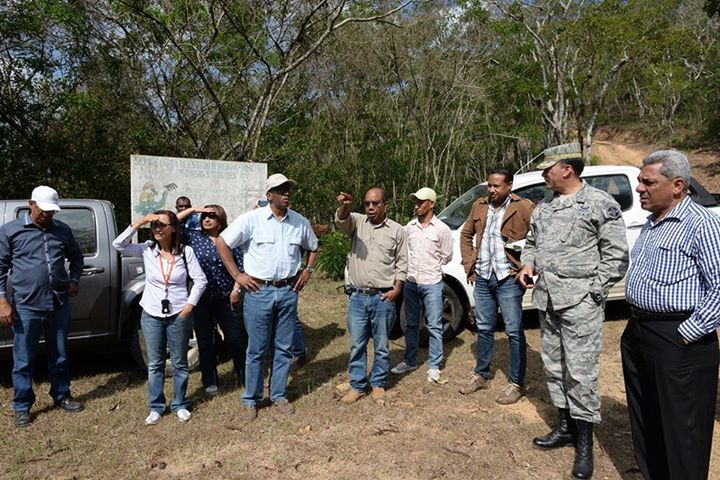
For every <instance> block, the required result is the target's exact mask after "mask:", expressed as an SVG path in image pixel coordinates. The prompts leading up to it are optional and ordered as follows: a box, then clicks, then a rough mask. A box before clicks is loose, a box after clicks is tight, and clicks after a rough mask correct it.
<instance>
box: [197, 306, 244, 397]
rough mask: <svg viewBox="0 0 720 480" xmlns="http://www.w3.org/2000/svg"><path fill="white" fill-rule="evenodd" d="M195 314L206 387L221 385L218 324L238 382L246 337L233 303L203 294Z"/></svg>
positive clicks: (203, 381)
mask: <svg viewBox="0 0 720 480" xmlns="http://www.w3.org/2000/svg"><path fill="white" fill-rule="evenodd" d="M193 314H194V315H193V317H194V322H193V327H194V328H195V338H196V339H197V344H198V350H199V353H200V375H201V378H202V384H203V388H207V387H210V386H213V385H217V384H218V373H217V357H216V356H215V329H214V328H213V327H214V326H215V322H216V321H217V323H218V325H219V326H220V329H221V330H222V332H223V337H224V340H225V344H227V346H228V348H229V349H230V354H231V355H232V360H233V367H234V368H235V375H236V377H237V378H238V379H241V380H242V379H244V378H245V350H247V334H246V333H245V326H244V325H243V323H242V319H241V318H240V315H239V314H238V312H237V311H236V310H235V309H233V308H232V307H231V306H230V300H229V299H227V298H224V299H221V300H212V299H210V298H207V297H206V296H205V295H203V296H202V298H200V302H199V303H198V304H197V307H195V308H194V309H193ZM243 383H244V381H243Z"/></svg>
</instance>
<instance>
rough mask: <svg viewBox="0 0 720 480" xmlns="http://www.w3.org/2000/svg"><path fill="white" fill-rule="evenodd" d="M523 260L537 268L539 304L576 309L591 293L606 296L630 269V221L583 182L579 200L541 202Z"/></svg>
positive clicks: (555, 197) (609, 199) (576, 197)
mask: <svg viewBox="0 0 720 480" xmlns="http://www.w3.org/2000/svg"><path fill="white" fill-rule="evenodd" d="M521 261H522V263H523V264H524V265H530V266H533V267H534V268H535V272H536V273H537V275H538V280H537V282H536V285H535V289H534V292H533V304H534V305H535V307H537V308H538V309H539V310H542V311H547V309H548V306H551V308H552V309H553V310H559V309H562V308H567V307H572V306H574V305H577V304H578V303H580V302H581V301H582V299H583V298H585V296H586V295H587V294H588V293H590V292H598V293H601V294H602V295H603V296H606V295H607V293H608V290H610V287H612V286H613V285H614V284H615V283H617V282H618V281H620V280H621V279H622V278H623V276H625V272H626V271H627V268H628V263H629V259H628V246H627V239H626V237H625V222H624V221H623V218H622V215H621V212H620V206H619V205H618V203H617V202H616V201H615V199H614V198H613V197H612V196H611V195H609V194H607V193H605V192H603V191H602V190H598V189H597V188H594V187H591V186H590V185H588V184H587V183H586V182H584V181H583V183H582V187H581V188H580V190H578V192H577V193H576V194H575V195H571V196H569V197H561V196H560V195H558V194H557V193H555V194H554V195H552V196H550V197H547V198H545V199H543V200H542V201H540V202H539V203H538V205H537V207H535V210H534V212H533V215H532V217H531V219H530V232H529V233H528V237H527V241H526V244H525V249H524V250H523V253H522V256H521Z"/></svg>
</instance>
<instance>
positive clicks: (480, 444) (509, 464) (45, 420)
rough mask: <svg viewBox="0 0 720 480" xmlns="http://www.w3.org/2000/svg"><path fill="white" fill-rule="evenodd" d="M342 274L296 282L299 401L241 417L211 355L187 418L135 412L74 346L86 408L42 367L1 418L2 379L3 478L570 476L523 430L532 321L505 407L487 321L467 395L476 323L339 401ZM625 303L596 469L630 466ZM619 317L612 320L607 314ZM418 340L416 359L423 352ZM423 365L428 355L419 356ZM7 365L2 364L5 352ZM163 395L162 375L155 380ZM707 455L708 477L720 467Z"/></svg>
mask: <svg viewBox="0 0 720 480" xmlns="http://www.w3.org/2000/svg"><path fill="white" fill-rule="evenodd" d="M338 285H339V284H337V283H331V282H326V281H318V280H317V279H316V280H315V281H314V282H312V283H311V284H310V286H309V287H308V289H307V290H306V291H305V292H304V293H303V294H302V296H301V301H300V312H301V318H302V320H303V322H304V323H305V324H306V325H307V328H306V333H307V341H308V350H309V355H310V359H311V361H310V363H309V364H308V365H307V366H306V367H305V368H304V369H303V370H301V371H300V372H299V373H298V374H296V375H295V376H294V377H292V378H291V381H290V385H289V395H290V398H291V399H292V401H293V403H294V404H295V406H296V407H297V413H296V414H295V415H292V416H283V415H282V414H280V413H278V412H276V411H274V410H273V409H272V408H262V409H260V412H259V416H258V419H257V420H256V421H255V422H253V423H250V424H246V423H243V422H242V421H241V419H240V411H239V406H240V395H241V391H240V390H239V389H234V381H233V378H232V371H231V364H230V362H227V363H225V364H223V365H222V366H221V370H220V373H221V378H222V389H221V394H220V395H219V396H218V397H215V398H213V399H210V400H208V399H205V398H204V396H203V395H202V388H201V384H200V376H199V373H193V374H192V375H191V379H190V386H189V392H190V394H191V398H192V407H193V418H192V420H191V421H190V422H189V423H187V424H183V423H181V422H179V421H178V420H177V419H176V418H175V417H174V416H172V415H166V416H164V417H163V418H162V419H161V421H160V423H159V424H158V425H156V426H154V427H146V426H144V425H143V419H144V418H145V416H146V414H147V406H146V388H145V387H146V386H145V381H144V378H143V377H142V376H141V375H138V374H135V373H132V372H129V371H128V370H127V365H126V364H125V363H124V362H122V361H119V360H117V359H112V358H107V357H97V356H92V355H87V354H85V355H73V356H72V357H71V360H72V362H73V371H74V374H75V375H76V376H75V378H74V380H73V392H74V394H75V396H77V397H78V398H80V399H81V400H83V401H85V402H86V410H85V411H83V412H81V413H79V414H74V415H73V414H68V413H65V412H61V411H57V410H55V409H52V408H51V402H50V400H49V397H48V396H47V395H46V394H45V392H46V391H47V390H48V388H49V385H48V384H47V381H46V378H45V379H41V381H40V383H39V384H37V385H36V392H37V393H38V402H37V404H36V406H35V408H34V409H33V410H34V412H35V415H36V417H35V421H34V422H33V424H32V426H30V427H29V428H27V429H24V430H18V429H16V428H14V427H13V425H12V412H11V409H10V401H11V397H12V390H11V389H10V388H9V387H8V385H7V383H4V386H3V389H2V390H1V391H0V407H1V408H2V412H3V416H2V421H1V422H0V448H1V449H2V452H3V453H2V456H3V461H2V463H1V464H0V465H1V466H0V477H2V478H18V479H20V478H23V479H24V478H78V479H85V478H107V479H111V478H112V479H116V478H152V479H170V478H239V479H255V478H258V479H261V478H262V479H266V478H283V479H304V478H314V479H335V478H350V477H352V478H363V477H367V478H393V479H433V478H458V479H460V478H462V479H467V478H481V479H494V478H497V479H515V478H517V479H520V478H522V479H527V478H537V479H563V478H569V471H570V467H571V463H572V458H573V450H572V449H570V448H565V449H561V450H559V451H555V452H540V451H537V450H534V449H532V448H531V444H530V440H531V439H532V437H533V436H535V435H538V434H544V433H545V432H546V431H547V429H548V423H551V422H552V421H554V415H555V413H554V408H553V407H552V406H551V405H550V404H549V403H548V398H547V392H546V389H545V386H544V385H543V382H542V380H541V379H542V366H541V362H540V356H539V353H538V351H539V332H538V330H537V325H536V324H535V325H532V324H531V326H530V328H529V329H528V331H527V336H528V343H529V348H528V374H527V377H528V382H529V387H530V388H529V394H528V396H527V397H525V398H523V399H522V400H521V401H520V402H519V403H518V404H516V405H510V406H507V407H503V406H501V405H498V404H497V403H495V401H494V399H495V397H496V396H497V394H498V393H499V392H500V390H502V388H503V387H504V385H505V383H506V381H507V380H506V377H505V369H506V365H507V354H508V351H507V340H506V337H505V335H504V334H502V333H498V334H497V337H496V338H497V342H496V343H497V346H496V352H495V365H496V366H497V367H498V369H497V371H496V372H495V379H494V380H493V382H492V383H491V385H490V388H489V389H488V390H484V391H480V392H477V393H475V394H474V395H470V396H462V395H460V394H458V393H457V388H458V387H459V386H460V384H461V383H463V382H465V381H466V380H467V378H468V375H469V374H470V373H471V371H472V368H473V365H474V360H473V352H474V348H475V340H474V336H473V335H472V334H471V333H470V332H464V333H463V334H462V335H460V336H459V337H458V338H457V339H455V340H453V341H452V342H450V343H449V344H448V345H447V346H446V367H445V369H444V370H443V375H444V376H445V378H447V379H448V380H449V382H448V383H447V384H445V385H436V384H430V383H428V382H427V381H426V379H425V370H426V365H425V364H423V365H421V368H419V369H418V370H416V371H414V372H412V373H410V374H409V375H406V376H402V377H400V378H397V377H392V378H391V380H392V382H393V383H392V384H391V385H390V388H389V389H388V399H387V405H386V406H385V407H380V406H378V405H375V404H374V403H373V402H372V401H371V400H370V399H368V398H364V399H362V400H361V401H359V402H358V403H357V404H355V405H342V404H340V403H338V402H337V400H336V396H335V395H334V393H335V387H336V386H337V385H339V384H342V383H344V382H346V381H347V380H348V377H347V372H346V368H347V360H348V348H349V336H348V335H347V332H346V329H345V306H346V299H345V297H344V296H343V295H342V294H341V293H340V292H339V291H338V290H337V289H336V287H337V286H338ZM622 316H623V310H622V309H620V311H619V312H616V313H615V314H614V318H615V320H612V321H609V322H607V323H606V325H605V332H606V337H605V350H604V353H603V358H602V362H603V368H602V378H601V383H602V392H603V395H604V397H603V400H604V404H603V417H604V421H603V424H602V425H601V427H600V428H598V429H597V435H596V439H597V443H596V445H597V446H596V449H595V452H596V474H595V478H598V479H618V478H625V479H635V478H639V475H638V474H637V473H636V472H635V471H634V470H633V468H634V461H633V459H632V448H631V444H630V436H629V430H628V424H627V414H626V412H625V403H624V391H623V389H622V375H621V371H620V363H619V353H618V343H619V335H620V333H621V332H622V328H623V327H624V323H625V322H624V321H623V320H622ZM618 318H619V319H618ZM402 348H403V342H402V339H399V340H396V341H393V342H392V345H391V358H392V363H393V364H394V363H395V362H397V361H399V360H400V359H401V356H402ZM425 355H426V352H425V351H421V358H420V360H421V361H423V362H424V361H425V360H426V357H425ZM423 367H425V368H423ZM2 368H3V373H4V378H6V377H8V375H7V372H8V371H9V368H10V367H9V365H3V367H2ZM166 387H167V388H166V394H169V393H170V385H166ZM715 457H716V455H714V458H713V474H712V477H713V478H717V474H716V473H715V472H716V471H717V468H716V467H715V465H717V464H718V463H717V460H716V458H715Z"/></svg>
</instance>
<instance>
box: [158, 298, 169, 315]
mask: <svg viewBox="0 0 720 480" xmlns="http://www.w3.org/2000/svg"><path fill="white" fill-rule="evenodd" d="M160 304H161V305H162V313H164V314H168V313H170V300H168V299H167V298H163V299H162V301H161V302H160Z"/></svg>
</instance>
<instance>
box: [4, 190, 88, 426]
mask: <svg viewBox="0 0 720 480" xmlns="http://www.w3.org/2000/svg"><path fill="white" fill-rule="evenodd" d="M28 203H29V206H30V212H29V213H26V214H25V215H23V218H19V219H17V220H13V221H11V222H9V223H6V224H5V225H3V226H2V227H0V324H2V325H8V326H10V325H11V326H12V328H13V333H14V338H13V370H12V379H13V387H14V394H13V401H12V407H13V410H14V411H15V425H16V426H17V427H25V426H27V425H29V424H30V422H32V417H31V415H30V408H31V407H32V405H33V403H34V402H35V393H34V392H33V388H32V380H33V379H32V377H33V371H34V363H35V354H36V352H37V345H38V343H39V341H40V336H41V335H43V334H44V336H45V347H46V350H47V360H48V375H49V377H50V396H51V397H52V399H53V401H54V403H55V406H57V407H60V408H62V409H63V410H66V411H69V412H79V411H80V410H82V409H83V405H82V404H81V403H80V402H77V401H75V400H73V398H72V396H71V395H70V373H69V370H68V361H67V353H66V350H65V342H66V340H67V335H68V329H69V326H70V307H69V298H70V297H74V296H76V295H77V294H78V283H79V282H80V276H81V275H82V269H83V255H82V252H81V250H80V247H79V246H78V244H77V242H76V241H75V238H74V237H73V233H72V231H71V230H70V227H68V226H67V225H66V224H64V223H63V222H60V221H58V220H54V219H53V215H54V214H55V212H57V211H59V210H60V205H59V198H58V193H57V192H56V191H55V190H53V189H52V188H50V187H46V186H40V187H37V188H36V189H34V190H33V192H32V196H31V199H30V201H29V202H28ZM65 259H67V260H69V262H70V273H69V274H68V272H67V271H66V270H65ZM8 279H9V280H10V281H11V283H12V287H13V288H12V289H13V298H12V300H13V305H10V301H9V300H8V298H7V281H8Z"/></svg>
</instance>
